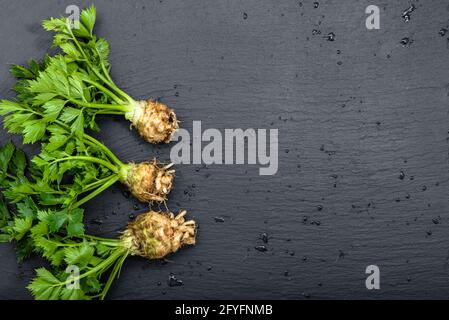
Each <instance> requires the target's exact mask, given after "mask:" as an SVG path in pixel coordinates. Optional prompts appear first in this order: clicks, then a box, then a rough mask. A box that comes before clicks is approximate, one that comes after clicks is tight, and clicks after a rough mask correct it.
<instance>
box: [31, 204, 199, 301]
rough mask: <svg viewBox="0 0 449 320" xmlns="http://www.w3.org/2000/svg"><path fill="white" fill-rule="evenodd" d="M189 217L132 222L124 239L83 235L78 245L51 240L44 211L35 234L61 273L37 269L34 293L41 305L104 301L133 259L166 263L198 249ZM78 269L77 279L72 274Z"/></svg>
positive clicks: (149, 216) (156, 215) (150, 216)
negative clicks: (186, 247)
mask: <svg viewBox="0 0 449 320" xmlns="http://www.w3.org/2000/svg"><path fill="white" fill-rule="evenodd" d="M185 214H186V212H185V211H181V212H180V213H179V214H178V215H176V216H175V215H174V214H173V213H169V212H154V211H150V212H147V213H143V214H140V215H139V216H137V217H136V219H135V220H134V221H132V222H130V223H129V224H128V226H127V228H126V229H125V231H124V232H123V233H122V235H121V236H120V238H119V239H106V238H100V237H95V236H89V235H81V236H79V239H78V240H77V241H74V240H73V239H67V238H64V237H61V236H55V235H53V234H48V232H47V230H48V223H47V219H48V215H47V214H46V212H45V211H41V212H39V213H38V218H39V223H38V224H37V225H36V226H34V227H33V228H32V229H31V234H32V238H33V241H34V244H35V246H36V248H37V251H38V252H40V253H41V254H42V255H43V256H44V257H46V258H47V259H49V261H50V262H51V264H52V266H53V268H54V269H55V270H54V271H53V272H51V271H49V270H47V269H45V268H39V269H37V270H36V273H37V276H36V278H34V279H33V280H32V281H31V283H30V284H29V285H28V289H29V290H30V291H31V292H32V294H33V296H34V297H35V298H36V299H38V300H57V299H63V300H66V299H76V300H79V299H92V298H99V299H104V298H105V296H106V294H107V292H108V290H109V288H110V287H111V285H112V283H113V281H114V279H115V278H116V277H118V275H119V273H120V269H121V267H122V265H123V263H124V262H125V260H126V258H127V257H128V256H141V257H143V258H146V259H150V260H151V259H160V258H163V257H165V256H167V255H168V254H170V253H174V252H176V251H177V250H178V249H179V248H180V247H182V246H184V245H193V244H195V236H196V226H195V222H194V221H193V220H190V221H186V220H185V218H184V216H185ZM73 266H75V267H76V269H77V270H78V271H79V272H78V273H77V274H71V273H70V272H67V271H68V270H73V269H67V268H68V267H72V268H73ZM106 272H109V275H108V276H107V280H106V283H105V284H104V285H103V284H102V282H101V278H102V276H103V275H104V274H105V273H106Z"/></svg>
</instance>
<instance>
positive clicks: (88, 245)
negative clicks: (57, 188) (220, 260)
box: [0, 142, 196, 300]
mask: <svg viewBox="0 0 449 320" xmlns="http://www.w3.org/2000/svg"><path fill="white" fill-rule="evenodd" d="M26 171H29V172H26ZM27 173H28V175H30V176H31V179H39V177H40V176H39V170H38V169H33V165H31V166H28V162H27V161H26V158H25V154H24V153H23V152H22V151H21V150H19V149H16V148H15V147H14V145H13V144H12V143H11V142H9V143H7V144H5V145H4V146H2V147H1V148H0V187H1V188H2V190H3V193H2V196H0V242H9V241H15V242H16V244H17V245H16V247H17V251H18V257H19V259H20V260H22V259H24V258H26V257H27V256H29V255H30V254H31V252H33V251H34V252H37V253H39V254H41V255H42V256H43V257H44V258H46V259H48V260H49V261H50V263H51V266H52V269H53V270H52V271H49V270H47V269H45V268H39V269H37V270H36V272H37V275H36V277H35V278H34V279H33V280H32V281H31V283H30V284H29V286H28V288H29V290H30V291H31V293H32V294H33V296H34V297H35V298H36V299H39V300H48V299H51V300H55V299H62V300H67V299H76V300H79V299H92V298H100V299H104V298H105V296H106V294H107V292H108V290H109V288H110V287H111V285H112V283H113V281H114V279H115V278H117V277H118V275H119V272H120V269H121V267H122V265H123V263H124V261H125V259H126V258H127V257H128V256H133V255H136V256H141V257H144V258H147V259H159V258H163V257H165V256H167V255H168V254H170V253H174V252H176V251H177V250H178V249H179V248H181V247H182V246H184V245H193V244H195V236H196V225H195V222H194V221H192V220H191V221H186V220H185V217H184V216H185V214H186V212H185V211H181V212H180V213H179V214H178V215H176V216H175V215H173V214H172V213H169V212H154V211H150V212H147V213H144V214H140V215H139V216H137V218H136V219H135V220H134V221H132V222H130V223H129V224H128V226H127V228H126V229H125V230H124V232H123V233H122V235H121V236H120V237H119V239H107V238H101V237H96V236H91V235H87V234H85V233H84V224H83V223H82V220H83V214H84V212H83V210H82V209H80V208H75V209H69V208H63V207H61V206H60V205H53V206H52V207H51V208H50V207H48V206H42V205H41V204H40V203H39V201H40V200H39V195H40V194H39V193H34V194H30V195H29V196H28V197H24V198H21V199H20V200H18V199H16V198H15V197H14V194H13V193H11V192H9V190H10V188H11V187H14V186H17V185H19V184H23V183H25V184H26V183H28V182H29V178H28V177H27V176H26V175H27ZM42 188H44V189H46V190H45V191H44V190H42V193H45V192H48V191H51V190H53V189H51V188H50V186H48V185H47V186H44V185H42ZM3 195H4V197H3ZM75 269H76V270H77V271H78V272H77V273H76V274H72V273H71V272H70V270H75ZM104 280H105V281H104Z"/></svg>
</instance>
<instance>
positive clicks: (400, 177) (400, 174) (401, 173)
mask: <svg viewBox="0 0 449 320" xmlns="http://www.w3.org/2000/svg"><path fill="white" fill-rule="evenodd" d="M404 178H405V173H404V171H401V172H399V179H400V180H404Z"/></svg>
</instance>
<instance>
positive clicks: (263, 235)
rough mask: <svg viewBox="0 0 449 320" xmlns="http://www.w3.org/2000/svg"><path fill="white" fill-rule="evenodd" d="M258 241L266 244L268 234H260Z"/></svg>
mask: <svg viewBox="0 0 449 320" xmlns="http://www.w3.org/2000/svg"><path fill="white" fill-rule="evenodd" d="M260 239H262V241H263V243H268V234H267V233H266V232H264V233H261V234H260Z"/></svg>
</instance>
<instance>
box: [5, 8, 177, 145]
mask: <svg viewBox="0 0 449 320" xmlns="http://www.w3.org/2000/svg"><path fill="white" fill-rule="evenodd" d="M80 20H81V21H80V24H79V25H80V28H79V29H72V28H71V24H70V20H69V19H68V18H66V17H61V18H58V19H55V18H51V19H49V20H45V21H44V22H43V27H44V29H45V30H48V31H53V32H55V35H54V39H53V44H54V45H55V46H57V47H59V48H60V49H61V50H62V52H63V55H58V56H56V57H52V58H48V61H47V66H46V68H45V70H44V71H40V72H39V73H38V76H37V78H36V79H33V80H25V81H24V82H25V84H24V85H25V86H28V87H29V91H30V92H31V93H32V103H33V104H35V105H43V106H45V107H44V108H45V109H46V110H47V114H49V117H51V118H54V119H60V120H62V121H64V122H70V123H71V125H72V128H73V129H74V130H80V128H82V127H91V128H93V127H96V124H95V116H96V115H97V114H112V115H123V116H124V117H125V118H126V119H127V120H130V121H131V122H132V124H133V126H135V127H136V128H137V130H138V131H139V134H140V135H141V136H142V137H143V138H144V139H145V140H147V141H149V142H151V143H159V142H166V143H167V142H170V139H171V136H172V134H173V133H174V131H176V129H177V128H178V121H177V119H176V114H175V113H174V111H173V110H172V109H170V108H168V107H167V106H166V105H164V104H162V103H160V102H156V101H152V100H139V101H136V100H134V99H133V98H131V97H130V96H129V95H128V94H127V93H125V92H124V91H123V90H121V89H120V88H118V86H117V85H116V84H115V83H114V81H113V80H112V77H111V75H110V73H109V69H110V65H109V61H108V57H109V44H108V42H107V41H106V40H105V39H104V38H97V37H96V36H95V35H94V34H93V28H94V25H95V20H96V9H95V7H94V6H93V5H92V6H91V7H90V8H87V9H85V10H83V11H82V12H81V19H80ZM14 72H15V73H16V74H17V75H20V76H21V78H26V77H27V76H30V75H29V74H28V72H27V71H26V70H25V69H20V68H15V70H14ZM62 109H64V112H61V110H62ZM54 119H53V120H54ZM36 126H37V125H36ZM36 130H38V129H36Z"/></svg>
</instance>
